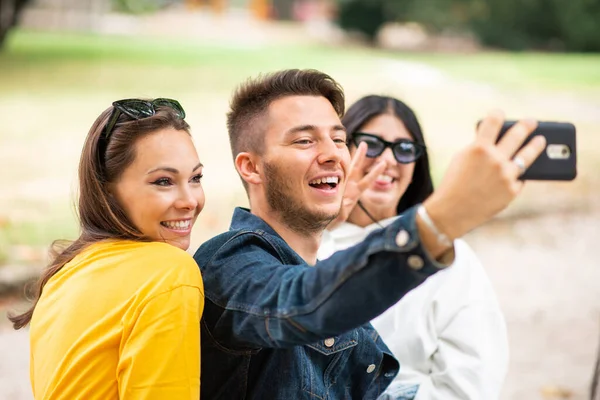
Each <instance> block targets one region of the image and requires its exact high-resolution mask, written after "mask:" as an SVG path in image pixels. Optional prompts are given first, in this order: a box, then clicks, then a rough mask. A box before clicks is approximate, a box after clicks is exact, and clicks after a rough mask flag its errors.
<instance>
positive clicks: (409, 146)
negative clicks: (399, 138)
mask: <svg viewBox="0 0 600 400" xmlns="http://www.w3.org/2000/svg"><path fill="white" fill-rule="evenodd" d="M420 155H421V149H420V148H418V147H417V146H416V145H415V144H414V143H412V142H398V143H396V144H395V145H394V157H396V161H398V162H399V163H402V164H408V163H411V162H415V161H416V160H417V158H419V156H420Z"/></svg>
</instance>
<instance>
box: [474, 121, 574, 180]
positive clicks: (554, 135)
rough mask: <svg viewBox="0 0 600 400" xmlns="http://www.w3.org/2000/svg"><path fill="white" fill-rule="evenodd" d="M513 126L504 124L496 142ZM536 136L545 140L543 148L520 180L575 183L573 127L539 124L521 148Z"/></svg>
mask: <svg viewBox="0 0 600 400" xmlns="http://www.w3.org/2000/svg"><path fill="white" fill-rule="evenodd" d="M479 122H481V121H479ZM516 122H517V121H506V122H504V125H503V126H502V129H501V130H500V134H499V135H498V140H500V139H501V138H502V136H504V134H505V133H506V131H508V130H509V129H510V128H511V127H512V126H513V125H514V124H515V123H516ZM537 135H542V136H544V137H545V138H546V148H545V149H544V151H543V152H542V153H541V154H540V155H539V157H538V158H537V159H536V160H535V161H534V162H533V164H531V166H530V167H529V168H527V170H526V171H525V172H524V173H523V175H521V176H520V177H519V179H521V180H543V181H572V180H573V179H575V177H576V176H577V147H576V141H575V137H576V129H575V126H574V125H573V124H571V123H569V122H549V121H539V122H538V127H537V128H536V130H535V131H533V132H532V133H531V134H530V135H529V137H528V138H527V139H526V140H525V142H523V146H525V145H526V144H527V143H529V141H530V140H531V139H532V138H533V137H535V136H537ZM523 146H521V147H523Z"/></svg>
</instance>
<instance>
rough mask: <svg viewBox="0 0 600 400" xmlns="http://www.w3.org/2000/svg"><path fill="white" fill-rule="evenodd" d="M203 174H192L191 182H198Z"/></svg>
mask: <svg viewBox="0 0 600 400" xmlns="http://www.w3.org/2000/svg"><path fill="white" fill-rule="evenodd" d="M203 176H204V175H203V174H198V175H194V176H193V177H192V182H194V183H200V181H201V180H202V177H203Z"/></svg>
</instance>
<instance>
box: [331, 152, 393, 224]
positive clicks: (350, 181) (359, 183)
mask: <svg viewBox="0 0 600 400" xmlns="http://www.w3.org/2000/svg"><path fill="white" fill-rule="evenodd" d="M366 155H367V144H366V143H360V145H359V146H358V148H357V149H356V152H355V153H354V156H353V157H352V161H351V163H350V168H349V169H348V173H347V176H346V187H345V189H344V197H343V198H342V206H341V208H340V213H339V215H338V217H337V218H336V219H334V220H333V221H331V222H330V223H329V225H328V226H327V229H328V230H332V229H334V228H336V227H337V226H338V225H339V224H341V223H342V222H345V221H346V220H347V219H348V216H350V213H351V212H352V210H353V209H354V207H356V203H357V202H358V200H359V199H360V196H361V195H362V194H363V192H364V191H365V190H366V189H367V188H368V187H370V186H371V185H372V184H373V183H374V182H375V180H376V179H377V177H378V176H379V175H381V174H382V173H383V171H385V168H386V162H385V161H383V160H381V161H379V162H378V163H377V164H375V165H374V166H373V168H371V170H370V171H369V173H368V174H366V175H365V174H364V172H363V171H364V170H363V166H364V162H365V158H366Z"/></svg>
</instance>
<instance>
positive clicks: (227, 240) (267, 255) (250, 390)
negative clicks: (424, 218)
mask: <svg viewBox="0 0 600 400" xmlns="http://www.w3.org/2000/svg"><path fill="white" fill-rule="evenodd" d="M401 230H404V231H406V233H403V234H402V235H400V236H399V237H401V238H402V240H398V242H399V243H397V240H396V237H397V234H398V232H400V231H401ZM399 244H400V246H399ZM409 257H412V259H411V260H409ZM194 258H195V260H196V262H197V263H198V265H199V266H200V269H201V271H202V276H203V280H204V290H205V296H206V302H205V308H204V314H203V316H202V334H201V338H202V345H201V350H202V376H201V379H202V383H201V391H202V395H201V398H202V399H207V400H221V399H222V400H237V399H245V400H250V399H252V400H295V399H322V400H324V399H328V400H334V399H376V398H377V397H379V395H380V394H381V393H383V391H384V390H385V388H386V387H387V386H388V384H389V383H390V382H391V381H392V379H393V378H394V377H395V376H396V374H397V373H398V370H399V364H398V361H396V359H394V357H393V356H392V354H391V352H390V351H389V350H388V348H387V346H386V345H385V344H384V343H383V341H382V340H381V338H380V337H379V335H378V334H377V331H375V329H374V328H373V327H372V326H371V324H370V323H369V321H370V320H371V319H373V318H374V317H376V316H377V315H379V314H381V313H382V312H383V311H385V310H386V309H387V308H388V307H390V306H391V305H393V304H394V303H396V302H397V301H398V300H399V299H400V298H401V297H402V296H404V295H405V294H406V293H407V292H408V291H409V290H411V289H412V288H414V287H415V286H417V285H419V284H420V283H421V282H423V281H424V280H425V279H426V278H427V277H428V276H430V275H432V274H433V273H435V272H436V271H437V270H438V268H437V267H438V266H439V265H438V264H437V263H435V262H433V261H431V260H430V258H429V257H428V255H427V254H426V253H425V250H424V249H423V248H422V247H421V243H420V241H419V236H418V234H417V228H416V226H415V209H414V208H412V209H410V210H408V211H407V212H405V213H404V215H403V216H402V217H400V218H398V220H397V221H395V222H394V223H392V224H391V225H389V226H388V227H386V228H385V229H382V230H378V231H375V232H373V233H372V234H371V235H370V236H369V237H368V238H367V239H365V241H364V242H362V243H360V244H358V245H356V246H354V247H352V248H350V249H348V250H345V251H341V252H338V253H336V254H334V255H333V256H332V257H330V258H328V259H327V260H324V261H321V262H318V263H317V264H316V265H315V267H311V266H309V265H308V264H307V263H306V262H305V261H304V260H303V259H302V258H300V256H299V255H298V254H296V252H294V250H292V249H291V248H290V247H289V246H288V245H287V244H286V242H285V241H284V240H283V239H282V238H281V237H280V236H279V235H278V234H277V233H276V232H275V231H274V230H273V229H272V228H271V227H270V226H269V225H267V223H265V222H264V221H263V220H262V219H260V218H259V217H257V216H255V215H253V214H251V213H250V212H248V210H245V209H241V208H238V209H236V210H235V212H234V214H233V219H232V221H231V227H230V230H229V231H228V232H226V233H223V234H221V235H219V236H216V237H215V238H213V239H211V240H209V241H207V242H206V243H204V244H203V245H202V246H201V247H200V248H199V249H198V251H197V252H196V254H195V255H194ZM409 265H412V268H411V267H410V266H409ZM421 265H422V267H421ZM419 267H420V268H419Z"/></svg>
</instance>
